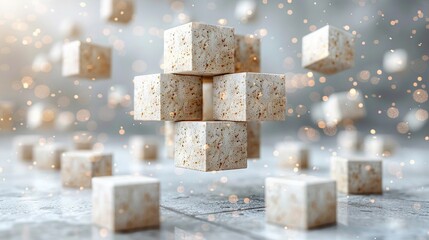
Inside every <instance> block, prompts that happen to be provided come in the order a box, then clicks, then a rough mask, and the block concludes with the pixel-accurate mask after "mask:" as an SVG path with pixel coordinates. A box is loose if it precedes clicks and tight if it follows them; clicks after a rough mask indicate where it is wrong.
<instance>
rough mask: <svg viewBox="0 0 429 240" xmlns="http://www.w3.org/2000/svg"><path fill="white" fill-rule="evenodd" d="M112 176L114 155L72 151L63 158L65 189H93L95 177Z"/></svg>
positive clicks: (62, 168) (62, 172)
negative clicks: (92, 183)
mask: <svg viewBox="0 0 429 240" xmlns="http://www.w3.org/2000/svg"><path fill="white" fill-rule="evenodd" d="M111 175H112V154H110V153H101V152H95V151H84V150H81V151H71V152H65V153H63V154H62V156H61V179H62V183H63V186H64V187H74V188H91V179H92V178H93V177H101V176H111Z"/></svg>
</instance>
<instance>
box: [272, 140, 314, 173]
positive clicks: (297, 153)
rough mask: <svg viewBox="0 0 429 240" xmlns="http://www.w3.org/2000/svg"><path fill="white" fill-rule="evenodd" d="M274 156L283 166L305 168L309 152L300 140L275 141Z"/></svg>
mask: <svg viewBox="0 0 429 240" xmlns="http://www.w3.org/2000/svg"><path fill="white" fill-rule="evenodd" d="M274 156H276V157H277V159H278V164H279V166H281V167H284V168H296V169H306V168H308V165H309V163H308V162H309V156H310V152H309V150H308V147H307V146H306V145H305V144H304V143H302V142H293V141H285V142H280V143H277V144H276V146H275V151H274Z"/></svg>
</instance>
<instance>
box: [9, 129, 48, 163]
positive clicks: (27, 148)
mask: <svg viewBox="0 0 429 240" xmlns="http://www.w3.org/2000/svg"><path fill="white" fill-rule="evenodd" d="M40 138H41V137H40V136H37V135H22V136H16V137H15V138H14V140H13V146H14V149H15V152H16V154H17V158H18V159H21V160H24V161H32V160H33V148H34V147H35V146H37V145H38V144H39V140H40Z"/></svg>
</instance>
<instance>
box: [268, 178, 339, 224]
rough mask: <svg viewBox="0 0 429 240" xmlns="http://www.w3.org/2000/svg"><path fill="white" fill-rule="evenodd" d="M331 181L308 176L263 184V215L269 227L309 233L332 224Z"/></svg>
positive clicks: (333, 194) (334, 210)
mask: <svg viewBox="0 0 429 240" xmlns="http://www.w3.org/2000/svg"><path fill="white" fill-rule="evenodd" d="M336 192H337V191H336V185H335V181H333V180H330V179H323V178H316V177H311V176H302V175H301V176H295V177H287V178H274V177H270V178H267V179H266V180H265V206H266V208H265V211H266V219H267V221H268V222H269V223H274V224H278V225H281V226H283V227H288V228H297V229H310V228H316V227H320V226H323V225H328V224H334V223H335V222H336V218H337V194H336Z"/></svg>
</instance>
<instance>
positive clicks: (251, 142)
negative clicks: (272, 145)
mask: <svg viewBox="0 0 429 240" xmlns="http://www.w3.org/2000/svg"><path fill="white" fill-rule="evenodd" d="M260 153H261V122H247V158H248V159H257V158H259V157H260Z"/></svg>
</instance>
